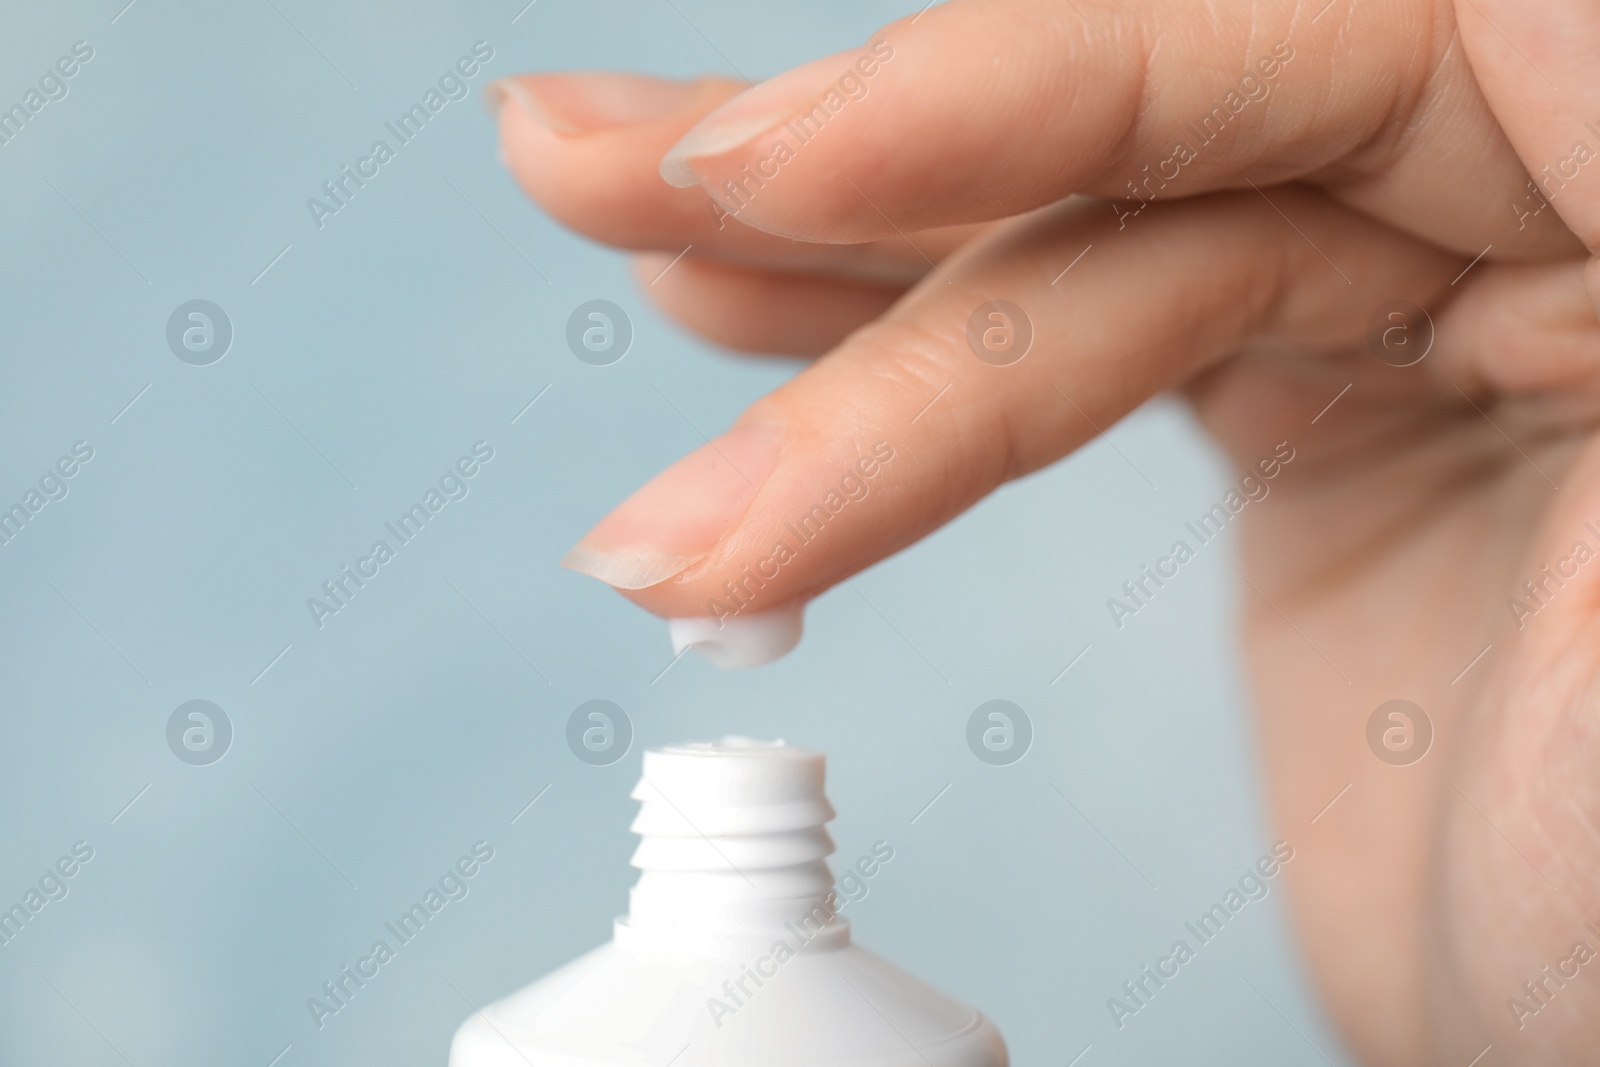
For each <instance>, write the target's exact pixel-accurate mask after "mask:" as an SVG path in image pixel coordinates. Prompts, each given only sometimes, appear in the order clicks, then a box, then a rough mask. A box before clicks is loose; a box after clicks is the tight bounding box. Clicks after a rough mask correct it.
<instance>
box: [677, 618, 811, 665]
mask: <svg viewBox="0 0 1600 1067" xmlns="http://www.w3.org/2000/svg"><path fill="white" fill-rule="evenodd" d="M667 632H668V633H669V634H670V635H671V636H672V651H673V654H674V655H677V654H679V653H681V652H683V650H684V649H686V648H692V649H694V650H695V651H696V652H698V653H699V654H700V655H702V656H704V657H705V658H706V659H708V660H710V661H711V662H712V664H713V665H715V666H718V667H721V668H722V669H723V670H725V671H736V670H741V669H743V668H745V667H759V666H761V665H762V664H763V663H771V662H772V661H773V660H775V659H781V658H782V657H784V656H786V655H788V653H789V650H790V649H792V648H794V646H795V645H798V644H799V643H800V636H801V634H803V633H804V632H805V605H804V604H798V603H797V604H791V605H789V606H788V607H783V608H776V609H774V610H772V611H760V612H754V613H752V614H749V615H731V616H728V617H726V618H723V619H720V620H718V619H715V618H710V617H702V618H692V619H668V620H667Z"/></svg>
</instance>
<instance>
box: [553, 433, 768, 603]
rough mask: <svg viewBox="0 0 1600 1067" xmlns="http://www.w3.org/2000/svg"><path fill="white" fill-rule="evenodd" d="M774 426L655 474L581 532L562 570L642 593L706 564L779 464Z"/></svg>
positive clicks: (724, 441)
mask: <svg viewBox="0 0 1600 1067" xmlns="http://www.w3.org/2000/svg"><path fill="white" fill-rule="evenodd" d="M780 445H781V438H780V435H779V433H778V429H777V427H775V426H772V425H769V424H764V423H751V424H747V425H743V426H738V427H735V428H734V429H732V430H729V431H728V432H727V433H725V434H723V435H722V436H721V437H718V438H716V439H715V440H713V441H710V442H707V443H706V444H704V445H701V446H700V447H699V448H697V449H695V450H694V451H693V452H691V453H689V454H688V455H687V456H684V457H683V458H682V459H680V460H678V462H676V463H674V464H673V465H672V466H670V467H668V468H667V469H666V470H664V471H662V472H661V473H660V474H658V475H656V476H655V478H653V479H651V481H649V482H648V483H646V484H645V486H644V488H642V489H640V490H638V491H637V492H636V493H634V494H633V495H632V496H630V497H629V498H628V499H627V500H624V501H623V502H622V504H621V505H620V506H618V507H617V509H616V510H615V511H613V512H611V514H609V515H607V516H606V517H605V518H603V519H601V520H600V522H599V523H598V524H597V525H596V526H595V528H594V529H592V530H590V531H589V532H588V533H587V534H585V535H584V537H583V540H581V541H579V542H578V543H577V545H575V546H574V547H573V548H572V550H571V551H570V552H568V553H567V555H566V558H565V559H563V560H562V561H561V565H562V566H563V567H566V568H568V569H569V570H575V571H578V572H579V573H582V574H587V575H589V576H590V577H591V578H598V579H600V580H601V581H602V582H605V583H606V584H607V585H610V586H614V587H615V588H617V589H644V588H647V587H649V586H652V585H657V584H659V583H661V582H664V581H666V580H667V579H668V578H671V577H673V576H674V575H676V574H681V573H682V572H683V571H685V570H687V569H688V568H689V567H691V566H693V565H694V564H695V563H697V562H699V561H700V560H702V559H704V558H705V557H706V555H707V554H709V553H710V551H711V549H712V548H714V547H715V546H716V543H717V542H718V541H719V540H721V539H722V536H723V535H724V534H725V533H727V532H728V531H729V530H730V529H732V528H733V525H734V523H736V522H738V521H739V517H740V516H741V515H743V514H744V511H745V508H746V507H748V506H749V504H750V501H751V500H753V499H754V498H755V495H756V491H757V490H758V489H760V488H761V485H762V483H763V482H765V481H766V480H767V476H768V475H770V474H771V473H772V469H773V468H774V467H775V466H777V463H778V452H779V450H780Z"/></svg>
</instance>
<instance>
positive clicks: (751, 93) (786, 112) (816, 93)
mask: <svg viewBox="0 0 1600 1067" xmlns="http://www.w3.org/2000/svg"><path fill="white" fill-rule="evenodd" d="M891 55H892V52H891ZM877 62H878V60H876V59H873V58H871V57H870V56H869V53H868V50H867V49H865V48H859V49H854V50H852V51H849V52H837V53H835V54H833V55H831V56H823V57H822V58H821V59H813V60H812V61H811V62H809V63H806V64H803V65H801V66H798V67H795V68H794V69H793V70H787V71H784V72H783V73H782V74H780V75H778V76H777V77H775V78H769V79H768V80H766V81H764V82H762V83H761V84H760V85H757V86H755V87H754V88H751V89H746V90H745V91H744V92H742V93H740V94H739V95H738V96H736V97H734V98H733V99H732V100H729V101H728V102H727V103H725V104H723V105H722V106H721V107H719V108H717V109H716V110H715V111H713V112H711V114H709V115H707V116H706V117H705V118H703V119H701V120H700V121H699V122H697V123H695V125H694V126H693V127H692V128H691V129H690V130H689V132H688V133H686V134H684V135H683V138H682V139H681V140H679V141H678V143H677V144H675V145H673V146H672V147H671V148H669V149H668V150H667V154H666V155H665V156H663V157H662V158H661V177H662V178H663V179H665V180H666V182H667V183H668V184H669V185H675V186H677V187H678V188H680V189H687V188H688V187H689V186H691V185H697V184H699V182H700V178H699V176H698V175H696V174H695V172H694V168H693V165H692V164H693V161H694V160H696V159H701V158H704V157H708V156H720V155H722V154H723V153H725V152H731V151H733V150H734V149H735V148H738V147H739V146H741V145H743V144H745V143H747V142H749V141H751V140H753V139H755V138H756V137H758V136H760V135H761V134H762V133H764V132H765V131H767V130H771V129H774V128H775V127H777V126H780V125H782V124H783V123H785V122H787V121H788V120H789V119H791V118H793V117H794V116H796V115H798V114H800V113H801V112H804V111H812V110H813V109H815V108H816V107H818V106H819V105H821V106H823V108H824V117H823V118H822V120H821V121H824V122H825V121H827V118H828V117H829V116H831V115H832V113H833V109H829V108H828V107H827V103H826V102H827V101H828V98H829V93H833V94H835V95H837V96H838V98H839V99H840V100H845V99H848V98H847V97H846V96H845V95H844V94H843V93H841V92H840V89H839V79H840V78H842V77H844V76H845V75H847V74H856V75H857V78H856V82H857V83H858V84H861V85H863V86H864V85H865V84H866V82H865V81H863V80H862V79H861V77H860V74H862V73H865V70H866V69H867V68H866V67H858V63H867V64H869V65H872V66H873V69H874V71H875V69H876V67H875V64H876V63H877ZM868 76H869V77H870V75H868Z"/></svg>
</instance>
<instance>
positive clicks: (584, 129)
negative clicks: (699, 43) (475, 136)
mask: <svg viewBox="0 0 1600 1067" xmlns="http://www.w3.org/2000/svg"><path fill="white" fill-rule="evenodd" d="M696 92H697V90H696V88H695V86H694V85H693V84H692V83H689V82H680V81H673V80H671V79H669V78H652V77H649V76H647V75H643V74H602V73H592V72H588V71H581V72H577V73H572V74H524V75H520V76H518V77H514V78H500V79H498V80H496V81H492V82H490V83H489V84H488V85H486V86H484V87H483V104H484V107H485V108H486V109H487V110H488V112H489V113H490V114H491V115H497V114H499V112H500V108H501V107H502V106H504V105H505V103H506V101H508V100H509V101H510V102H512V103H514V104H516V105H517V107H518V108H520V109H521V111H522V113H523V114H524V115H526V116H527V117H528V118H529V119H530V120H531V121H532V122H534V123H535V124H537V125H539V126H543V127H544V128H545V129H547V130H551V131H553V132H555V133H558V134H561V135H562V136H565V137H573V136H577V135H580V134H585V133H596V132H598V131H600V130H608V129H616V128H618V127H622V126H633V125H636V124H638V123H642V122H649V121H652V120H654V119H659V118H664V117H665V116H667V115H670V114H672V113H673V112H675V111H677V110H678V109H679V108H681V107H683V106H684V105H685V104H687V103H688V101H689V100H690V99H691V98H692V97H693V96H694V95H695V94H696Z"/></svg>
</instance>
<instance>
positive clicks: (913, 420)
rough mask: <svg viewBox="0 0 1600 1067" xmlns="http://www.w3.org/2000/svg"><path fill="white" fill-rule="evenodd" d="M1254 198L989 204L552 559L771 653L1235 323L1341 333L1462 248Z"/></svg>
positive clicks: (1089, 433)
mask: <svg viewBox="0 0 1600 1067" xmlns="http://www.w3.org/2000/svg"><path fill="white" fill-rule="evenodd" d="M1273 197H1274V203H1275V204H1276V206H1274V203H1268V202H1267V201H1266V200H1265V199H1264V198H1262V197H1261V196H1259V195H1258V194H1255V193H1248V194H1219V195H1216V196H1212V197H1205V198H1200V199H1195V200H1189V201H1183V202H1178V203H1174V204H1171V205H1160V206H1158V207H1155V208H1151V209H1150V212H1151V213H1150V215H1149V217H1148V218H1147V219H1146V220H1144V222H1147V223H1148V225H1140V226H1139V227H1136V228H1134V227H1130V228H1128V229H1127V230H1124V231H1122V232H1120V233H1119V232H1118V231H1117V228H1116V219H1115V218H1114V217H1112V216H1110V213H1108V212H1106V211H1105V206H1104V204H1102V203H1098V202H1088V201H1069V202H1067V203H1065V204H1062V205H1059V206H1057V207H1053V208H1050V209H1047V210H1046V211H1044V212H1041V213H1038V214H1035V215H1032V216H1027V217H1024V218H1022V219H1018V220H1013V221H1012V222H1009V223H1005V224H1002V225H1001V226H999V227H998V228H996V229H995V230H994V231H993V232H992V233H989V234H986V235H985V236H984V237H982V238H980V239H979V240H978V241H976V242H975V243H974V244H973V245H971V246H969V247H968V248H967V249H965V250H963V251H962V252H961V253H958V254H957V255H956V256H955V257H954V258H952V259H950V260H947V261H946V262H945V263H944V264H941V266H940V267H939V269H938V271H937V272H936V273H934V274H931V275H930V276H929V277H928V278H927V279H926V280H925V281H924V282H923V283H922V284H921V285H919V286H918V287H917V288H916V289H914V290H913V291H912V292H911V293H910V294H909V295H908V296H907V297H905V298H904V299H903V300H902V301H901V302H900V303H899V304H897V305H896V306H895V307H894V308H893V309H892V310H891V311H890V312H888V313H887V315H886V316H885V317H884V318H883V319H881V320H879V321H878V322H876V323H874V324H873V325H871V326H868V327H866V328H864V329H862V330H860V331H858V332H857V333H855V334H854V335H852V336H851V337H850V338H849V339H848V340H846V341H845V342H844V343H843V344H842V345H841V346H840V347H839V348H837V349H835V350H834V351H833V352H832V353H830V354H829V355H827V356H825V357H823V358H822V359H821V360H819V361H817V362H816V363H815V364H813V365H812V366H811V367H810V368H809V369H807V370H805V371H804V372H802V373H801V374H800V375H798V376H797V377H796V378H794V379H793V380H791V381H790V382H789V383H787V384H786V385H785V386H783V387H782V388H781V389H779V390H777V391H776V392H774V393H772V394H770V395H769V396H767V397H764V398H763V399H761V400H760V401H758V402H757V403H756V404H755V405H754V406H753V407H752V408H751V409H750V410H749V411H747V412H746V413H745V414H744V415H743V416H742V417H741V418H740V419H739V420H738V421H737V423H736V424H735V425H734V427H733V428H732V429H731V430H729V431H728V432H727V433H725V434H723V435H722V436H720V437H718V438H716V439H715V440H712V441H709V442H708V443H707V444H705V445H704V446H702V447H701V448H699V449H697V450H696V451H695V452H693V453H691V454H690V455H688V456H687V457H685V458H684V459H682V460H680V461H678V463H677V464H675V465H674V466H672V467H671V468H669V469H668V470H667V471H665V472H664V473H663V474H661V475H659V476H658V477H657V478H656V479H655V480H654V481H652V482H650V483H649V484H647V485H646V486H645V487H644V488H642V489H640V490H639V491H638V492H637V493H635V494H634V495H633V496H632V497H630V498H629V499H628V500H627V501H626V502H624V503H623V504H622V505H621V506H620V507H619V508H617V509H616V510H615V511H613V512H612V513H611V514H610V515H608V516H606V517H605V518H604V519H603V520H602V521H601V522H600V523H599V524H598V525H597V526H596V527H595V528H594V529H593V530H591V531H590V532H589V533H588V534H587V535H586V536H585V537H584V539H583V540H582V541H581V542H580V543H579V544H578V545H577V547H575V548H574V549H573V550H572V551H571V552H570V553H569V554H568V556H567V558H566V560H565V561H564V563H565V565H566V566H568V567H570V568H572V569H574V570H578V571H582V572H583V573H586V574H589V575H592V576H594V577H596V578H599V579H601V580H602V581H605V582H608V583H609V584H611V585H613V586H615V587H616V588H618V589H619V590H621V591H622V592H623V593H624V595H625V596H627V597H629V598H630V599H631V600H633V601H634V602H636V603H638V604H639V605H641V606H642V607H644V608H646V609H648V610H649V611H652V612H654V613H656V614H658V615H662V616H665V617H667V618H669V619H684V618H691V619H700V620H702V621H701V622H700V623H696V624H693V625H692V626H691V625H689V624H684V625H680V626H679V627H678V630H679V637H680V639H681V640H680V644H681V643H682V642H683V641H686V640H689V639H691V638H694V637H696V636H698V637H699V638H703V639H709V640H716V641H722V642H724V643H726V642H734V641H737V640H740V639H743V636H744V634H745V631H746V630H747V629H749V628H750V627H752V626H756V623H752V622H751V620H752V619H754V620H757V622H758V623H759V624H760V627H758V630H759V632H758V633H757V634H756V635H755V636H754V637H751V638H749V639H750V640H751V641H753V642H754V644H752V645H749V646H745V647H743V648H742V651H741V650H740V649H734V650H733V652H734V653H736V654H733V655H731V656H730V659H732V660H736V659H739V658H740V656H743V657H745V658H746V660H747V661H748V660H750V659H754V660H756V661H760V660H763V659H765V658H771V657H772V656H773V655H775V654H781V653H782V652H783V651H786V650H787V645H788V644H792V643H793V641H794V640H798V625H797V621H798V611H799V608H800V606H801V605H803V604H804V603H805V602H806V601H807V600H809V599H810V598H812V597H815V596H816V595H817V594H819V593H821V592H822V591H824V590H826V589H828V588H829V587H830V586H832V585H834V584H836V583H838V582H841V581H843V580H844V579H846V578H848V577H850V576H851V575H853V574H855V573H856V572H857V571H860V570H862V569H863V568H865V567H868V566H870V565H871V564H873V563H875V562H877V561H878V560H881V559H883V558H884V557H886V556H888V555H890V554H892V553H894V552H895V551H897V550H899V549H900V548H903V547H905V546H906V545H909V544H911V543H912V542H914V541H916V540H917V539H919V538H921V537H923V536H925V535H926V534H928V533H929V532H931V531H932V530H934V529H936V528H937V527H939V526H940V525H942V524H944V523H945V522H947V521H949V520H950V519H951V518H953V517H954V516H955V515H957V514H959V513H960V512H961V511H963V510H965V509H966V508H967V507H970V506H971V505H972V504H973V503H974V502H976V501H977V500H979V499H980V498H982V497H983V496H985V495H986V494H988V493H989V492H990V491H992V490H993V489H995V488H996V487H997V486H999V485H1000V484H1001V483H1003V482H1005V481H1007V480H1009V479H1011V478H1015V477H1019V476H1021V475H1023V474H1026V473H1028V472H1030V471H1033V470H1036V469H1038V468H1040V467H1042V466H1044V465H1045V464H1047V463H1050V462H1052V461H1054V460H1056V459H1059V458H1060V457H1062V456H1064V455H1066V454H1067V453H1068V452H1070V451H1072V450H1073V449H1074V448H1076V447H1077V446H1078V445H1080V444H1082V443H1084V442H1085V441H1087V440H1089V439H1090V438H1092V437H1093V436H1095V435H1096V434H1097V433H1099V432H1100V431H1101V430H1102V429H1105V428H1107V427H1110V426H1111V425H1112V424H1113V423H1115V422H1116V421H1117V420H1118V419H1120V418H1121V417H1122V416H1123V415H1124V414H1126V413H1127V412H1128V411H1130V410H1132V409H1133V408H1134V407H1136V406H1138V405H1139V404H1140V403H1142V402H1143V401H1144V400H1146V399H1147V398H1148V397H1150V396H1152V395H1153V394H1155V393H1157V392H1159V391H1161V390H1163V389H1165V388H1167V387H1168V386H1171V385H1174V384H1176V383H1178V382H1180V381H1182V380H1183V379H1185V378H1187V377H1189V376H1191V375H1192V374H1194V373H1195V372H1196V371H1197V370H1199V369H1201V368H1203V367H1205V366H1206V365H1208V364H1210V363H1214V362H1215V361H1217V360H1219V359H1221V358H1222V357H1224V356H1225V355H1227V354H1229V353H1230V352H1232V351H1234V350H1235V349H1236V348H1237V347H1238V346H1239V345H1240V344H1241V343H1242V342H1243V341H1244V340H1246V339H1248V338H1252V337H1262V336H1264V337H1266V338H1267V339H1268V340H1270V341H1272V342H1274V343H1275V346H1283V345H1286V344H1295V343H1302V344H1303V343H1310V342H1313V341H1314V342H1315V343H1317V344H1325V343H1326V342H1327V339H1328V338H1329V337H1333V336H1337V337H1338V338H1339V339H1341V340H1346V339H1349V338H1354V337H1357V336H1359V335H1360V332H1361V330H1362V328H1363V326H1364V324H1365V319H1366V317H1367V313H1368V311H1370V309H1371V308H1372V307H1373V306H1374V305H1375V304H1377V303H1379V302H1380V301H1382V300H1385V299H1392V298H1395V297H1397V296H1400V297H1409V298H1412V299H1417V300H1422V299H1424V298H1425V297H1426V296H1427V295H1428V293H1429V292H1430V291H1431V290H1432V289H1433V288H1436V287H1439V286H1442V285H1443V284H1444V282H1446V281H1448V279H1449V278H1450V276H1451V274H1452V273H1453V272H1454V271H1455V270H1458V269H1459V260H1458V259H1456V258H1454V257H1449V256H1447V255H1446V254H1445V253H1442V252H1439V251H1437V250H1434V249H1432V248H1430V247H1428V246H1424V245H1422V244H1420V243H1419V242H1415V241H1413V240H1411V239H1409V238H1405V237H1401V236H1399V235H1397V234H1395V233H1394V232H1393V231H1391V230H1388V229H1387V228H1384V227H1382V226H1381V225H1380V224H1378V223H1375V222H1372V221H1370V220H1367V219H1365V218H1364V217H1362V216H1359V215H1357V214H1355V213H1353V212H1349V211H1346V210H1344V209H1341V208H1338V207H1336V206H1334V205H1332V204H1331V203H1329V202H1328V201H1327V200H1325V199H1323V198H1321V197H1319V196H1317V195H1315V194H1311V193H1307V192H1304V191H1296V190H1294V189H1290V188H1282V189H1277V190H1274V191H1273ZM1280 209H1281V211H1282V212H1283V213H1284V214H1282V215H1280V214H1279V210H1280ZM1286 216H1287V217H1290V218H1293V219H1295V223H1294V226H1297V227H1298V230H1297V229H1295V228H1293V227H1291V226H1290V225H1288V224H1286V223H1285V221H1284V220H1285V217H1286ZM1302 231H1303V234H1302ZM1086 247H1088V248H1090V251H1088V252H1087V254H1084V249H1085V248H1086ZM1080 255H1083V261H1082V262H1081V263H1079V264H1077V266H1076V267H1075V269H1073V271H1072V272H1071V273H1070V274H1068V273H1065V272H1064V271H1063V267H1065V266H1066V265H1068V264H1069V263H1071V262H1072V261H1073V260H1074V258H1075V257H1078V256H1080ZM1334 263H1338V264H1342V273H1341V268H1336V267H1334V266H1332V264H1334ZM1346 276H1348V279H1356V280H1355V281H1350V280H1347V277H1346ZM1419 278H1421V279H1429V278H1432V279H1436V281H1434V282H1427V281H1423V282H1420V283H1419V282H1418V281H1417V279H1419ZM1056 283H1059V284H1056ZM1346 335H1348V338H1347V337H1346ZM1307 417H1308V418H1309V414H1308V416H1307ZM774 611H777V612H781V613H783V614H782V615H781V616H773V615H772V614H770V613H772V612H774ZM775 618H776V619H778V620H779V624H774V623H773V621H772V620H773V619H775ZM785 619H786V620H787V623H784V622H783V620H785ZM730 621H736V622H737V625H736V626H734V627H730V626H729V623H730ZM747 624H748V625H747ZM691 630H692V631H693V632H692V633H691V632H689V631H691ZM713 635H715V636H713Z"/></svg>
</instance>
